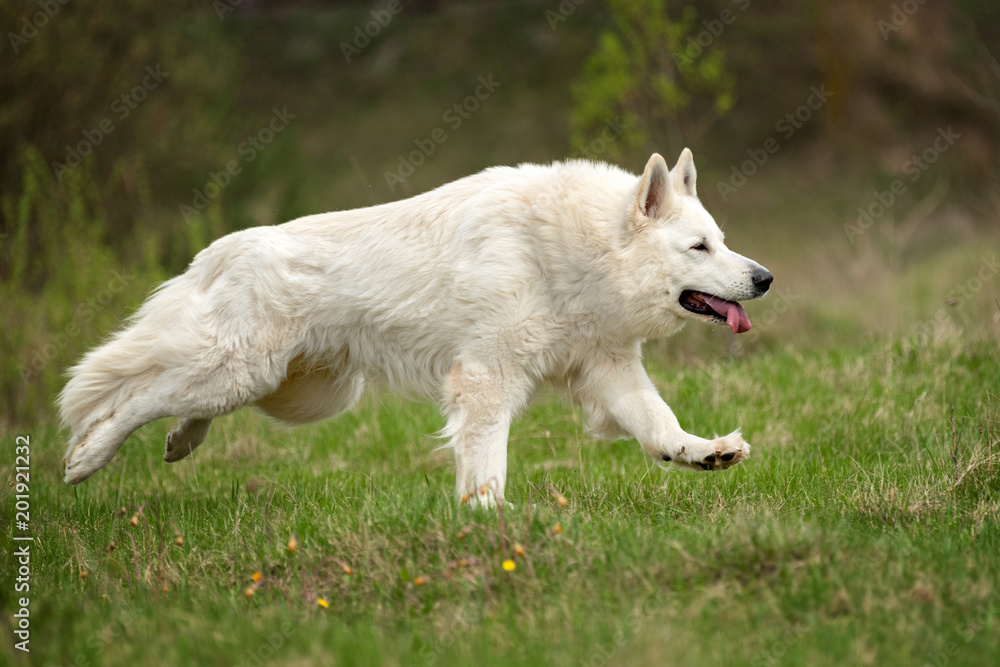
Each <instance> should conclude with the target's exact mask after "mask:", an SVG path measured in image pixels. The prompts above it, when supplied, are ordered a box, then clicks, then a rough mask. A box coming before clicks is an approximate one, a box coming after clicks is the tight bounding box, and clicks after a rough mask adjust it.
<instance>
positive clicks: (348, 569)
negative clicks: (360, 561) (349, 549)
mask: <svg viewBox="0 0 1000 667" xmlns="http://www.w3.org/2000/svg"><path fill="white" fill-rule="evenodd" d="M340 569H342V570H343V571H344V574H354V570H352V569H351V566H350V565H348V564H347V563H344V564H343V565H341V566H340Z"/></svg>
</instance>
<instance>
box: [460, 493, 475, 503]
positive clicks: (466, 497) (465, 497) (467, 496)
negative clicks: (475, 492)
mask: <svg viewBox="0 0 1000 667" xmlns="http://www.w3.org/2000/svg"><path fill="white" fill-rule="evenodd" d="M470 498H472V494H470V493H463V494H462V500H461V502H462V503H463V504H464V503H467V502H469V499H470Z"/></svg>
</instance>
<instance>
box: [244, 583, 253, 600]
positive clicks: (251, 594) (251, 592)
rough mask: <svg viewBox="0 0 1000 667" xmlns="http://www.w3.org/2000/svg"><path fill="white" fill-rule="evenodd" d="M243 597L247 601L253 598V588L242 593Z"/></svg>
mask: <svg viewBox="0 0 1000 667" xmlns="http://www.w3.org/2000/svg"><path fill="white" fill-rule="evenodd" d="M243 595H245V596H247V599H248V600H249V599H250V598H252V597H253V586H251V587H250V588H248V589H246V590H245V591H243Z"/></svg>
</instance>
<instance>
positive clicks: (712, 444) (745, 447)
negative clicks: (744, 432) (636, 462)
mask: <svg viewBox="0 0 1000 667" xmlns="http://www.w3.org/2000/svg"><path fill="white" fill-rule="evenodd" d="M582 379H583V382H582V383H581V384H582V385H583V386H584V387H585V389H584V390H582V391H578V392H575V395H576V398H577V400H579V401H580V403H581V404H582V405H583V408H584V411H585V413H586V416H587V422H588V426H589V427H590V429H591V430H592V432H594V433H595V434H596V435H599V436H600V435H605V436H607V435H611V436H619V437H620V436H621V434H622V432H624V433H625V434H627V435H629V436H631V437H634V438H635V439H636V440H638V441H639V444H640V445H642V448H643V450H645V451H646V452H647V453H648V454H649V455H650V456H652V457H653V458H655V459H657V460H660V461H667V462H670V463H673V464H675V465H679V466H681V467H685V468H691V469H694V470H723V469H725V468H729V467H731V466H734V465H736V464H737V463H739V462H740V461H742V460H744V459H746V458H749V456H750V445H749V444H748V443H747V442H745V441H744V440H743V438H742V436H741V435H740V432H739V431H738V430H737V431H733V432H732V433H730V434H729V435H726V436H723V437H720V438H715V439H713V440H706V439H705V438H699V437H698V436H696V435H692V434H690V433H687V432H686V431H684V429H682V428H681V425H680V423H679V422H678V421H677V417H675V416H674V413H673V411H672V410H671V409H670V407H669V406H668V405H667V404H666V403H665V402H664V401H663V399H662V398H660V395H659V393H657V391H656V388H655V387H654V386H653V383H652V382H650V380H649V376H648V375H646V371H645V369H644V368H643V367H642V363H641V361H640V357H639V353H638V349H637V350H636V351H635V352H634V353H632V354H628V355H623V356H621V357H610V356H608V357H603V358H599V359H595V360H594V361H593V362H592V363H591V365H590V367H589V368H587V369H586V371H585V374H584V376H583V378H582Z"/></svg>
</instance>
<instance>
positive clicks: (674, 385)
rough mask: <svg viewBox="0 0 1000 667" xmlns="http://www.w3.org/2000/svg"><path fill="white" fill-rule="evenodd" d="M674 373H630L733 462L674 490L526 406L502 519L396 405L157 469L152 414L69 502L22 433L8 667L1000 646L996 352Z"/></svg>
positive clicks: (851, 659)
mask: <svg viewBox="0 0 1000 667" xmlns="http://www.w3.org/2000/svg"><path fill="white" fill-rule="evenodd" d="M751 315H753V313H752V312H751ZM668 356H669V355H657V354H654V355H653V357H654V358H652V359H651V360H650V361H649V366H650V367H651V371H652V375H653V377H654V379H655V381H656V383H657V385H658V386H659V387H660V388H661V390H662V392H663V394H664V396H665V398H666V399H667V401H668V403H670V404H671V405H672V406H673V407H674V409H675V411H676V412H677V413H678V414H679V415H681V419H682V423H683V424H684V425H685V426H686V427H687V428H688V429H689V430H693V431H694V432H697V433H701V434H706V435H707V434H711V433H712V432H714V431H720V432H723V431H725V430H727V429H730V428H732V427H733V426H736V425H739V426H741V427H742V428H743V430H744V434H745V436H746V437H747V439H748V441H749V442H751V443H752V444H753V445H754V451H753V457H752V458H751V459H750V460H749V461H747V462H746V463H744V464H742V465H740V466H738V467H737V468H735V469H733V470H731V471H728V472H725V473H715V474H687V473H667V472H664V471H662V470H661V469H660V468H659V467H657V466H656V465H654V464H653V462H652V461H650V460H648V459H647V458H645V457H644V455H642V454H641V453H640V451H639V449H638V447H637V445H636V444H635V443H634V442H619V443H612V444H609V443H600V442H596V441H593V440H592V439H590V438H588V437H587V436H585V435H584V434H583V433H582V428H581V425H580V421H579V415H578V413H577V412H574V411H571V410H570V409H569V408H568V407H566V406H565V405H564V404H563V403H562V402H561V401H559V400H558V399H557V398H556V397H554V396H548V397H545V396H543V397H541V398H540V400H538V401H537V402H536V403H535V404H534V405H533V407H532V408H531V409H530V411H529V412H528V413H526V414H525V415H523V416H522V417H521V418H520V419H519V421H518V422H517V423H516V425H515V427H514V429H513V432H512V436H511V445H510V477H509V482H508V494H509V500H510V501H511V502H512V503H513V504H514V508H508V510H507V511H506V512H504V513H503V517H502V519H501V517H500V516H498V515H497V514H495V513H489V512H481V511H474V510H472V509H470V508H468V507H466V506H463V505H460V504H458V503H457V502H456V501H455V500H454V499H453V498H452V497H451V489H452V486H453V477H452V476H453V470H452V464H451V462H450V453H449V452H447V451H434V447H435V446H436V444H437V441H436V440H434V439H433V438H432V437H431V436H430V435H428V434H431V433H433V432H434V431H436V430H437V429H438V428H440V427H441V426H442V421H441V418H440V417H439V415H438V413H437V411H436V409H435V408H434V407H433V406H430V405H424V404H414V403H408V402H404V401H401V400H397V399H392V398H386V397H381V398H369V399H366V401H365V404H364V405H363V406H362V407H361V408H359V409H357V410H355V411H354V412H353V413H351V414H348V415H345V416H343V417H342V418H340V419H338V420H335V421H332V422H329V423H324V424H321V425H317V426H314V427H309V428H299V429H294V430H281V429H278V428H276V427H274V426H272V425H271V424H269V423H268V422H267V421H266V420H264V419H263V418H260V417H258V416H256V415H255V414H253V413H249V412H243V413H239V414H238V415H235V416H233V417H229V418H226V419H222V420H220V421H219V422H217V425H216V427H215V430H213V433H212V434H211V437H210V441H209V442H208V443H206V445H205V446H203V447H202V448H201V449H199V450H198V451H197V452H195V454H194V455H193V456H191V457H190V458H189V459H187V460H185V461H183V462H181V463H178V464H175V465H172V466H168V465H166V464H164V463H163V462H162V460H161V453H162V442H163V438H164V436H165V433H166V429H167V427H168V426H169V424H167V423H166V422H161V423H157V424H154V425H151V426H149V427H146V428H145V429H143V430H141V431H140V432H139V433H138V434H137V435H136V436H133V439H132V440H130V441H129V443H128V444H127V445H126V447H125V448H124V449H123V451H122V453H121V454H120V455H119V456H118V458H116V459H115V461H114V462H113V463H112V464H110V465H109V466H108V467H107V468H106V469H105V470H103V471H102V472H101V473H99V474H98V475H97V476H95V477H94V478H92V479H91V480H89V481H88V482H86V483H84V484H82V485H80V486H79V487H76V488H72V487H69V486H66V485H63V484H62V483H61V482H60V476H61V475H60V463H59V456H58V453H59V452H60V451H61V447H62V441H61V437H60V434H58V433H57V432H55V431H54V430H52V429H46V428H39V429H37V430H34V431H30V432H28V433H25V434H26V435H30V436H31V444H32V450H31V451H32V457H31V466H32V467H31V532H32V533H33V534H34V535H35V542H34V544H33V546H32V559H31V575H30V585H31V590H30V598H31V607H30V610H31V619H32V623H31V643H30V648H31V654H30V660H29V659H28V656H26V655H23V654H21V653H20V652H18V651H15V650H13V649H12V645H13V643H14V640H13V639H12V638H10V637H9V636H8V637H6V638H5V639H4V641H3V645H2V648H0V651H2V655H4V662H7V663H8V664H36V665H42V664H46V665H55V664H60V665H69V664H74V665H99V664H121V665H126V664H241V665H263V664H289V665H295V664H371V665H381V664H390V665H392V664H399V665H410V664H417V665H433V664H440V665H449V664H477V665H492V664H497V665H504V664H511V663H515V662H517V663H531V664H556V665H604V664H625V663H628V664H748V663H749V664H754V665H764V664H810V665H827V664H828V665H843V664H875V665H880V664H911V665H912V664H933V665H938V666H940V665H944V664H948V665H956V664H970V665H971V664H990V663H993V662H995V661H996V660H997V659H998V656H1000V592H998V591H1000V588H998V584H1000V559H998V558H997V554H998V553H1000V524H998V521H997V519H998V508H1000V488H998V487H1000V477H998V470H1000V424H998V423H997V422H998V417H1000V396H998V395H997V394H996V393H995V389H996V380H997V369H998V367H1000V352H998V346H997V341H996V340H995V339H992V338H989V337H985V336H971V335H970V336H966V337H964V339H961V340H958V339H955V338H949V339H943V340H942V339H938V340H936V341H935V340H930V339H928V340H907V339H900V338H898V337H897V338H896V339H894V340H893V339H892V338H891V337H887V338H885V339H884V340H879V341H874V340H873V341H869V342H859V343H858V344H857V345H855V346H846V347H845V346H841V347H839V348H836V349H826V348H822V347H821V348H817V349H787V350H776V351H765V352H760V353H756V354H748V355H746V356H743V357H736V356H725V355H723V356H720V357H718V358H717V359H716V360H715V361H712V362H708V363H702V364H700V365H695V364H688V365H685V366H678V365H676V364H673V363H667V362H668V361H669V360H668V359H667V358H666V357H668ZM658 357H662V358H658ZM952 408H953V409H954V428H953V424H952V419H951V410H952ZM15 435H17V434H14V433H8V434H6V435H5V441H8V442H11V441H13V437H14V436H15ZM5 451H8V452H11V451H12V449H11V448H10V447H8V448H5ZM8 459H13V456H12V455H11V456H8ZM12 464H13V461H12V460H5V461H4V462H3V467H2V471H3V476H4V478H12V477H13V472H12ZM13 492H14V490H13V489H7V488H5V489H4V492H3V494H4V497H3V498H2V503H3V506H4V508H5V516H9V514H6V510H7V509H8V508H10V507H11V506H12V505H13V498H12V494H13ZM559 495H562V496H563V497H564V498H565V499H566V503H565V506H563V504H562V503H560V502H559ZM5 532H6V531H5ZM293 536H294V538H293ZM293 539H294V541H295V545H294V546H295V548H294V550H292V549H290V547H289V542H290V540H293ZM515 544H517V545H520V546H521V547H522V548H523V551H524V555H523V556H522V555H517V554H516V553H515V548H516V547H515ZM5 551H6V549H5ZM507 559H511V560H513V562H514V564H515V568H514V569H513V570H510V571H508V570H506V569H505V568H504V566H503V562H504V561H505V560H507ZM5 567H6V568H7V571H5V573H4V576H5V579H6V578H7V576H8V573H9V572H10V571H11V569H12V566H10V565H8V566H5ZM255 573H259V576H260V579H259V581H256V582H255V581H254V576H255ZM11 589H12V585H10V584H7V583H5V584H4V587H3V591H2V596H3V598H2V599H3V602H4V607H5V609H6V610H7V612H8V613H7V614H5V616H6V618H5V620H9V612H11V611H12V610H13V608H14V606H13V605H14V601H13V600H12V593H11ZM248 591H250V592H249V593H248ZM320 600H322V602H320Z"/></svg>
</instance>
